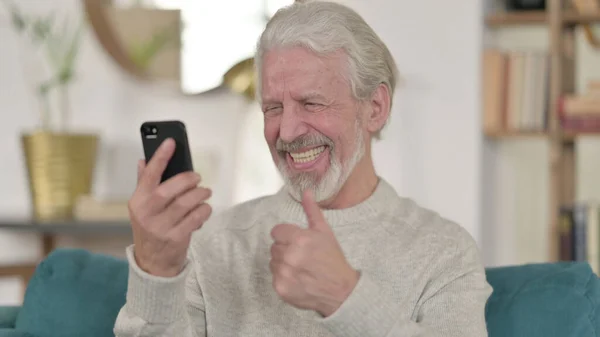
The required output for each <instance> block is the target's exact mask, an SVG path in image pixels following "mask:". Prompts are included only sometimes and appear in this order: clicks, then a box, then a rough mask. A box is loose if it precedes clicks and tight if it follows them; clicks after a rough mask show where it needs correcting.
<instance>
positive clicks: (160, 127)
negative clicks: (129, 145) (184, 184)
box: [140, 120, 194, 182]
mask: <svg viewBox="0 0 600 337" xmlns="http://www.w3.org/2000/svg"><path fill="white" fill-rule="evenodd" d="M140 132H141V134H142V145H143V147H144V155H145V156H146V163H148V162H149V161H150V159H151V158H152V156H153V155H154V153H155V152H156V150H157V149H158V147H159V146H160V144H162V143H163V142H164V141H165V140H166V139H168V138H172V139H173V140H174V141H175V153H173V156H172V157H171V160H170V161H169V164H168V165H167V167H166V169H165V171H164V172H163V175H162V178H161V182H163V181H165V180H168V179H169V178H171V177H173V176H176V175H177V174H179V173H182V172H187V171H193V170H194V166H193V164H192V155H191V153H190V145H189V142H188V136H187V131H186V128H185V124H184V123H183V122H181V121H177V120H173V121H148V122H144V123H143V124H142V126H141V128H140Z"/></svg>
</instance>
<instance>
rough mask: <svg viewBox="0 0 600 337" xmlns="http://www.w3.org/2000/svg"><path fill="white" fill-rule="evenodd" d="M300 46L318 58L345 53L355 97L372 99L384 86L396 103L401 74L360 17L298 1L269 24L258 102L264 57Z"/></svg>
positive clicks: (260, 53)
mask: <svg viewBox="0 0 600 337" xmlns="http://www.w3.org/2000/svg"><path fill="white" fill-rule="evenodd" d="M297 46H300V47H304V48H307V49H309V50H311V51H312V52H314V53H316V54H318V55H326V54H329V53H332V52H335V51H338V50H343V51H344V52H345V54H346V56H347V66H348V78H347V80H348V82H349V84H350V88H351V90H352V94H353V96H354V98H355V99H357V100H361V101H362V100H366V99H369V98H370V97H371V95H372V94H373V92H374V91H375V90H376V89H377V87H378V86H379V85H380V84H384V85H386V86H387V88H388V90H389V92H390V100H392V98H393V94H394V90H395V88H396V81H397V76H398V75H397V73H398V70H397V68H396V63H395V61H394V58H393V56H392V54H391V53H390V51H389V50H388V48H387V46H386V45H385V43H383V41H382V40H381V39H380V38H379V36H378V35H377V34H376V33H375V32H374V31H373V29H372V28H371V27H370V26H369V25H368V24H367V23H366V22H365V21H364V20H363V18H362V17H361V16H360V15H359V14H358V13H356V12H355V11H354V10H352V9H351V8H349V7H347V6H344V5H342V4H339V3H335V2H328V1H302V2H300V1H296V2H295V3H293V4H291V5H289V6H287V7H283V8H281V9H280V10H278V11H277V13H275V15H274V16H273V17H272V18H271V20H270V21H269V22H268V23H267V26H266V28H265V30H264V32H263V33H262V35H261V36H260V38H259V41H258V44H257V50H256V56H255V61H254V62H255V67H256V78H257V85H256V89H257V95H256V96H257V97H258V99H259V100H260V91H261V90H262V84H261V76H262V74H261V69H262V62H263V57H264V54H265V53H266V52H268V51H269V50H271V49H273V48H287V47H297ZM390 103H391V102H390ZM390 108H391V104H390Z"/></svg>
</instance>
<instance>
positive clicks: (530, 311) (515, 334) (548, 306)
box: [485, 262, 600, 337]
mask: <svg viewBox="0 0 600 337" xmlns="http://www.w3.org/2000/svg"><path fill="white" fill-rule="evenodd" d="M487 278H488V282H489V283H490V284H491V286H492V287H493V288H494V291H493V293H492V295H491V296H490V298H489V300H488V303H487V305H486V313H485V314H486V320H487V325H488V331H489V336H490V337H532V336H544V337H584V336H585V337H590V336H600V334H599V333H600V316H599V315H600V308H599V305H600V281H599V280H598V277H597V276H596V275H595V274H594V273H593V272H592V270H591V268H590V266H589V265H588V264H587V263H575V262H561V263H553V264H529V265H521V266H511V267H498V268H488V269H487Z"/></svg>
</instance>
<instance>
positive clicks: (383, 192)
mask: <svg viewBox="0 0 600 337" xmlns="http://www.w3.org/2000/svg"><path fill="white" fill-rule="evenodd" d="M274 197H275V206H276V207H274V209H273V210H274V211H275V212H276V213H277V214H278V215H279V216H280V217H281V218H282V221H287V222H290V223H294V224H302V225H304V226H306V224H307V219H306V214H305V213H304V209H303V208H302V204H301V203H299V202H298V201H296V200H295V199H294V198H292V196H291V195H290V194H289V193H288V191H287V189H286V187H285V186H284V187H283V188H282V189H280V190H279V192H277V194H275V195H274ZM398 199H399V197H398V194H397V193H396V191H395V190H394V188H393V187H392V186H391V185H390V184H389V183H388V182H387V181H385V180H384V179H382V178H379V179H378V183H377V187H376V188H375V190H374V191H373V193H372V194H371V195H370V196H369V197H368V198H367V199H366V200H364V201H363V202H361V203H359V204H357V205H354V206H352V207H349V208H344V209H326V210H323V214H324V216H325V219H326V220H327V222H328V223H329V225H330V226H331V227H336V226H343V225H344V224H349V223H356V222H359V221H361V220H365V219H368V218H371V219H372V218H373V217H374V216H376V215H378V214H380V213H381V212H383V211H386V209H387V207H388V206H391V207H393V206H392V205H394V204H395V205H397V201H398Z"/></svg>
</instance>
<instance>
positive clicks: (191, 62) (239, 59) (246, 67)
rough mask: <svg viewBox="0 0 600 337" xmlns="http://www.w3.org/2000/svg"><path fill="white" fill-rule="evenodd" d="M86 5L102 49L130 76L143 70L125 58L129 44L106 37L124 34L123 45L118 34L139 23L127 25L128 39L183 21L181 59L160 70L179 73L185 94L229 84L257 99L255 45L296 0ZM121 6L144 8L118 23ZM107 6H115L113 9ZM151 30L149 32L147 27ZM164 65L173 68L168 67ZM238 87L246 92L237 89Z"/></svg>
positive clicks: (107, 0)
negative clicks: (159, 25)
mask: <svg viewBox="0 0 600 337" xmlns="http://www.w3.org/2000/svg"><path fill="white" fill-rule="evenodd" d="M85 2H86V4H87V9H88V15H89V16H90V18H91V20H90V21H92V23H93V24H94V28H95V30H96V32H97V35H98V37H99V38H100V40H101V42H102V44H103V46H104V47H105V49H107V51H108V52H109V54H110V55H111V56H112V57H113V58H114V59H115V60H116V61H117V63H119V64H120V65H121V66H122V67H123V68H125V69H126V70H127V71H128V72H129V73H133V74H137V73H138V70H139V69H138V70H136V69H135V66H133V65H132V64H131V63H132V62H129V61H128V60H125V58H126V56H125V55H127V54H128V51H127V50H125V49H126V47H127V46H125V47H123V46H122V48H119V47H118V46H113V45H116V44H119V42H114V41H111V40H115V41H118V40H119V36H117V37H116V38H110V37H108V36H106V35H121V36H120V41H123V40H124V39H123V35H124V34H122V33H121V34H120V33H119V32H120V31H123V30H124V29H125V28H123V27H125V26H131V25H134V23H135V22H139V23H137V24H135V25H136V26H135V27H127V30H128V34H127V38H128V39H129V38H130V37H131V36H132V33H131V32H135V33H136V34H137V33H138V32H137V30H141V29H140V28H138V26H149V25H155V26H156V22H157V21H160V20H163V21H164V22H165V24H164V25H166V24H167V23H168V22H169V21H171V22H172V21H173V20H176V21H177V22H178V23H180V27H179V31H180V32H181V36H180V41H179V42H180V46H178V47H177V54H176V56H173V55H174V54H173V53H172V54H171V57H170V58H168V57H166V56H163V57H162V60H161V61H162V63H163V65H162V66H161V67H160V70H161V71H162V72H163V73H166V74H172V73H173V72H175V73H176V75H177V76H176V77H177V78H176V79H177V81H179V83H180V86H181V91H182V92H183V93H185V94H188V95H192V94H201V93H204V92H207V91H210V90H212V89H215V88H217V87H219V86H221V85H223V84H226V85H228V86H229V87H233V89H234V90H236V91H238V92H240V93H242V94H245V95H246V96H248V97H250V98H252V97H253V94H252V92H251V91H252V90H253V88H249V86H250V84H249V82H250V78H253V74H252V72H251V67H252V64H253V59H252V57H253V56H254V53H255V48H256V42H257V40H258V38H259V36H260V33H261V32H262V30H263V29H264V27H265V25H266V23H267V21H268V20H269V18H271V17H272V16H273V14H275V12H276V11H277V10H278V9H280V8H281V7H283V6H286V5H289V4H291V3H293V2H294V0H145V1H143V0H117V1H111V0H104V1H98V0H85ZM117 6H119V7H120V8H131V7H132V6H133V7H136V6H137V7H138V8H144V10H137V11H135V12H134V11H131V10H129V12H127V14H126V15H127V16H122V14H120V13H118V15H121V18H119V19H118V20H117V19H114V18H115V17H119V16H118V15H117V14H115V13H116V11H115V9H114V7H117ZM107 7H113V8H112V9H111V10H110V11H108V10H107ZM149 9H151V10H149ZM119 11H122V10H119ZM155 12H161V13H155ZM107 13H109V14H107ZM144 17H145V18H147V19H144ZM133 18H135V20H134V19H133ZM164 25H163V26H164ZM105 26H106V27H105ZM148 30H149V28H146V29H145V31H148ZM107 32H108V33H107ZM111 32H112V34H111ZM138 35H139V34H138ZM148 36H150V40H151V39H152V35H147V36H146V40H148ZM178 37H179V36H178ZM126 44H127V43H126ZM109 49H110V50H109ZM173 58H175V59H173ZM165 60H167V61H165ZM169 60H170V61H169ZM175 61H177V62H175ZM134 63H135V62H134ZM164 63H167V64H168V65H167V66H166V67H165V66H164ZM175 63H177V64H175ZM165 68H168V71H166V70H164V69H165ZM173 69H176V70H175V71H174V70H173ZM162 77H165V76H162ZM174 77H175V76H170V77H169V78H174ZM240 78H241V79H240ZM224 82H226V83H224ZM237 88H242V89H241V90H237Z"/></svg>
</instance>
